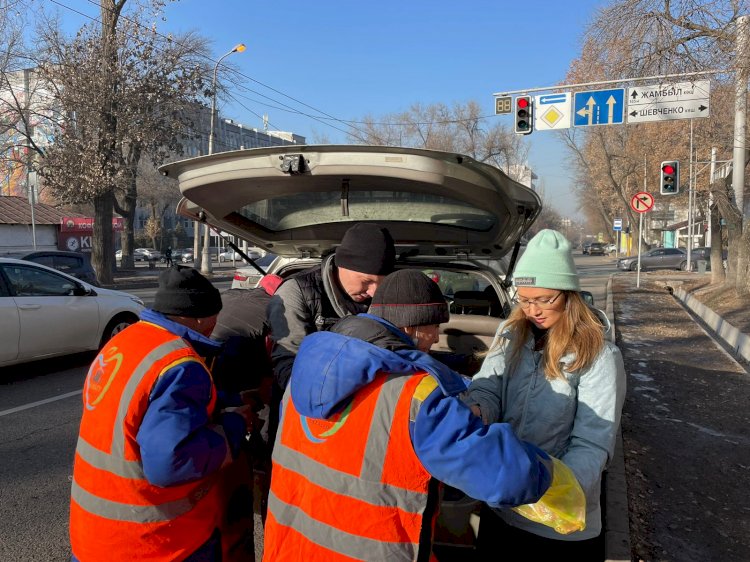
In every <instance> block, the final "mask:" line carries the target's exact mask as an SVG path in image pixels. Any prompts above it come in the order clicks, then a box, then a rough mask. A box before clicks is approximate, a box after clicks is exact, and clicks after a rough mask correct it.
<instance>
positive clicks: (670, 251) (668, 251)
mask: <svg viewBox="0 0 750 562" xmlns="http://www.w3.org/2000/svg"><path fill="white" fill-rule="evenodd" d="M664 253H665V254H666V255H668V256H672V255H676V254H682V252H681V251H680V250H678V249H677V248H667V249H666V250H664Z"/></svg>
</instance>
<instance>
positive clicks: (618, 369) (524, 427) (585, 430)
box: [465, 317, 625, 540]
mask: <svg viewBox="0 0 750 562" xmlns="http://www.w3.org/2000/svg"><path fill="white" fill-rule="evenodd" d="M603 320H605V321H606V317H605V318H604V319H603ZM606 326H607V327H608V326H609V322H608V321H607V322H606ZM498 338H503V339H505V340H506V342H505V344H503V345H502V346H501V347H500V348H499V349H497V350H496V351H494V352H492V353H491V354H489V355H488V356H487V357H486V358H485V360H484V363H483V365H482V368H481V369H480V371H479V373H477V374H476V375H475V376H474V379H473V380H472V382H471V385H470V386H469V390H468V392H467V395H466V397H465V402H466V403H467V404H478V405H479V407H480V409H481V410H482V417H483V418H484V420H485V421H489V422H491V423H494V422H507V423H509V424H510V425H511V427H513V429H514V431H515V432H516V435H518V437H519V438H520V439H522V440H524V441H528V442H530V443H533V444H535V445H537V446H538V447H539V448H541V449H542V450H544V451H545V452H546V453H548V454H550V455H553V456H555V457H557V458H558V459H560V460H561V461H562V462H564V463H565V464H566V465H568V466H569V467H570V469H571V470H572V471H573V473H574V474H575V476H576V478H577V479H578V482H579V483H580V484H581V487H582V488H583V490H584V492H585V493H586V506H587V509H586V529H585V530H583V531H580V532H577V533H572V534H570V535H559V534H557V533H555V532H554V531H553V530H552V529H551V528H549V527H545V526H544V525H541V524H538V523H534V522H533V521H530V520H528V519H525V518H523V517H521V516H520V515H518V514H516V513H515V512H513V511H511V510H510V509H498V510H496V511H497V513H498V514H499V515H500V516H501V517H502V518H503V519H504V520H505V521H506V522H507V523H508V524H510V525H513V526H514V527H517V528H520V529H523V530H525V531H529V532H532V533H535V534H537V535H541V536H544V537H548V538H554V539H560V540H583V539H589V538H593V537H595V536H597V535H598V534H599V533H600V532H601V506H600V501H599V496H600V492H601V474H602V471H603V470H604V469H605V468H606V466H607V464H608V463H609V460H610V459H611V457H612V455H613V453H614V448H615V437H616V434H617V428H618V427H619V425H620V413H621V411H622V405H623V402H624V400H625V367H624V365H623V361H622V355H621V354H620V350H619V349H618V348H617V346H616V345H614V344H612V343H609V341H605V343H604V346H603V348H602V350H601V352H600V353H599V355H598V356H597V357H596V359H595V360H594V362H593V363H592V364H591V366H590V367H589V368H588V369H587V370H586V371H583V372H576V373H569V372H567V371H564V374H565V380H562V379H553V380H549V379H547V377H545V375H544V371H543V369H542V368H541V366H540V363H541V359H542V352H541V351H534V339H533V337H530V338H529V340H528V341H527V342H526V343H525V345H524V347H523V348H522V351H521V356H520V358H519V366H518V368H517V369H516V370H515V371H514V372H512V373H511V372H510V367H509V366H508V364H507V363H506V355H505V351H504V350H505V348H506V347H507V348H510V346H509V344H510V341H512V338H513V335H512V334H511V333H510V331H508V330H506V329H505V326H504V325H501V326H500V327H499V329H498V332H497V335H496V337H495V342H494V343H493V347H494V345H495V344H496V343H497V340H498ZM572 358H573V356H572V355H567V356H564V357H563V361H564V362H565V363H568V364H569V363H570V361H571V360H572Z"/></svg>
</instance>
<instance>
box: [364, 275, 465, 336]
mask: <svg viewBox="0 0 750 562" xmlns="http://www.w3.org/2000/svg"><path fill="white" fill-rule="evenodd" d="M367 312H369V313H370V314H372V315H373V316H380V317H381V318H383V319H384V320H388V322H390V323H391V324H393V325H394V326H397V327H399V328H405V327H407V326H429V325H432V324H442V323H443V322H447V321H448V320H449V318H450V315H449V314H448V303H447V302H445V297H444V296H443V293H442V291H441V290H440V287H438V285H437V283H435V282H434V281H433V280H432V279H430V278H429V277H427V276H426V275H425V274H424V273H422V272H421V271H418V270H416V269H401V270H399V271H395V272H393V273H391V274H390V275H388V277H386V278H385V279H384V280H383V282H382V283H381V284H380V285H378V289H377V290H376V291H375V295H374V296H373V297H372V303H371V304H370V309H369V310H368V311H367Z"/></svg>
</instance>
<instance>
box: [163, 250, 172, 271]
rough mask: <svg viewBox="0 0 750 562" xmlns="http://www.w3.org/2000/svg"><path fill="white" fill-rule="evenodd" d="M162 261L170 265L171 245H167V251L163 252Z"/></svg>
mask: <svg viewBox="0 0 750 562" xmlns="http://www.w3.org/2000/svg"><path fill="white" fill-rule="evenodd" d="M164 261H166V262H167V267H172V247H171V246H170V247H168V248H167V251H166V252H164Z"/></svg>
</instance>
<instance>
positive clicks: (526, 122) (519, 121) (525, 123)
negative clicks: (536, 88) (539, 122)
mask: <svg viewBox="0 0 750 562" xmlns="http://www.w3.org/2000/svg"><path fill="white" fill-rule="evenodd" d="M533 129H534V101H533V98H532V97H531V96H518V97H517V98H516V122H515V126H514V130H515V132H516V133H518V134H520V135H528V134H529V133H530V132H531V131H532V130H533Z"/></svg>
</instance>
